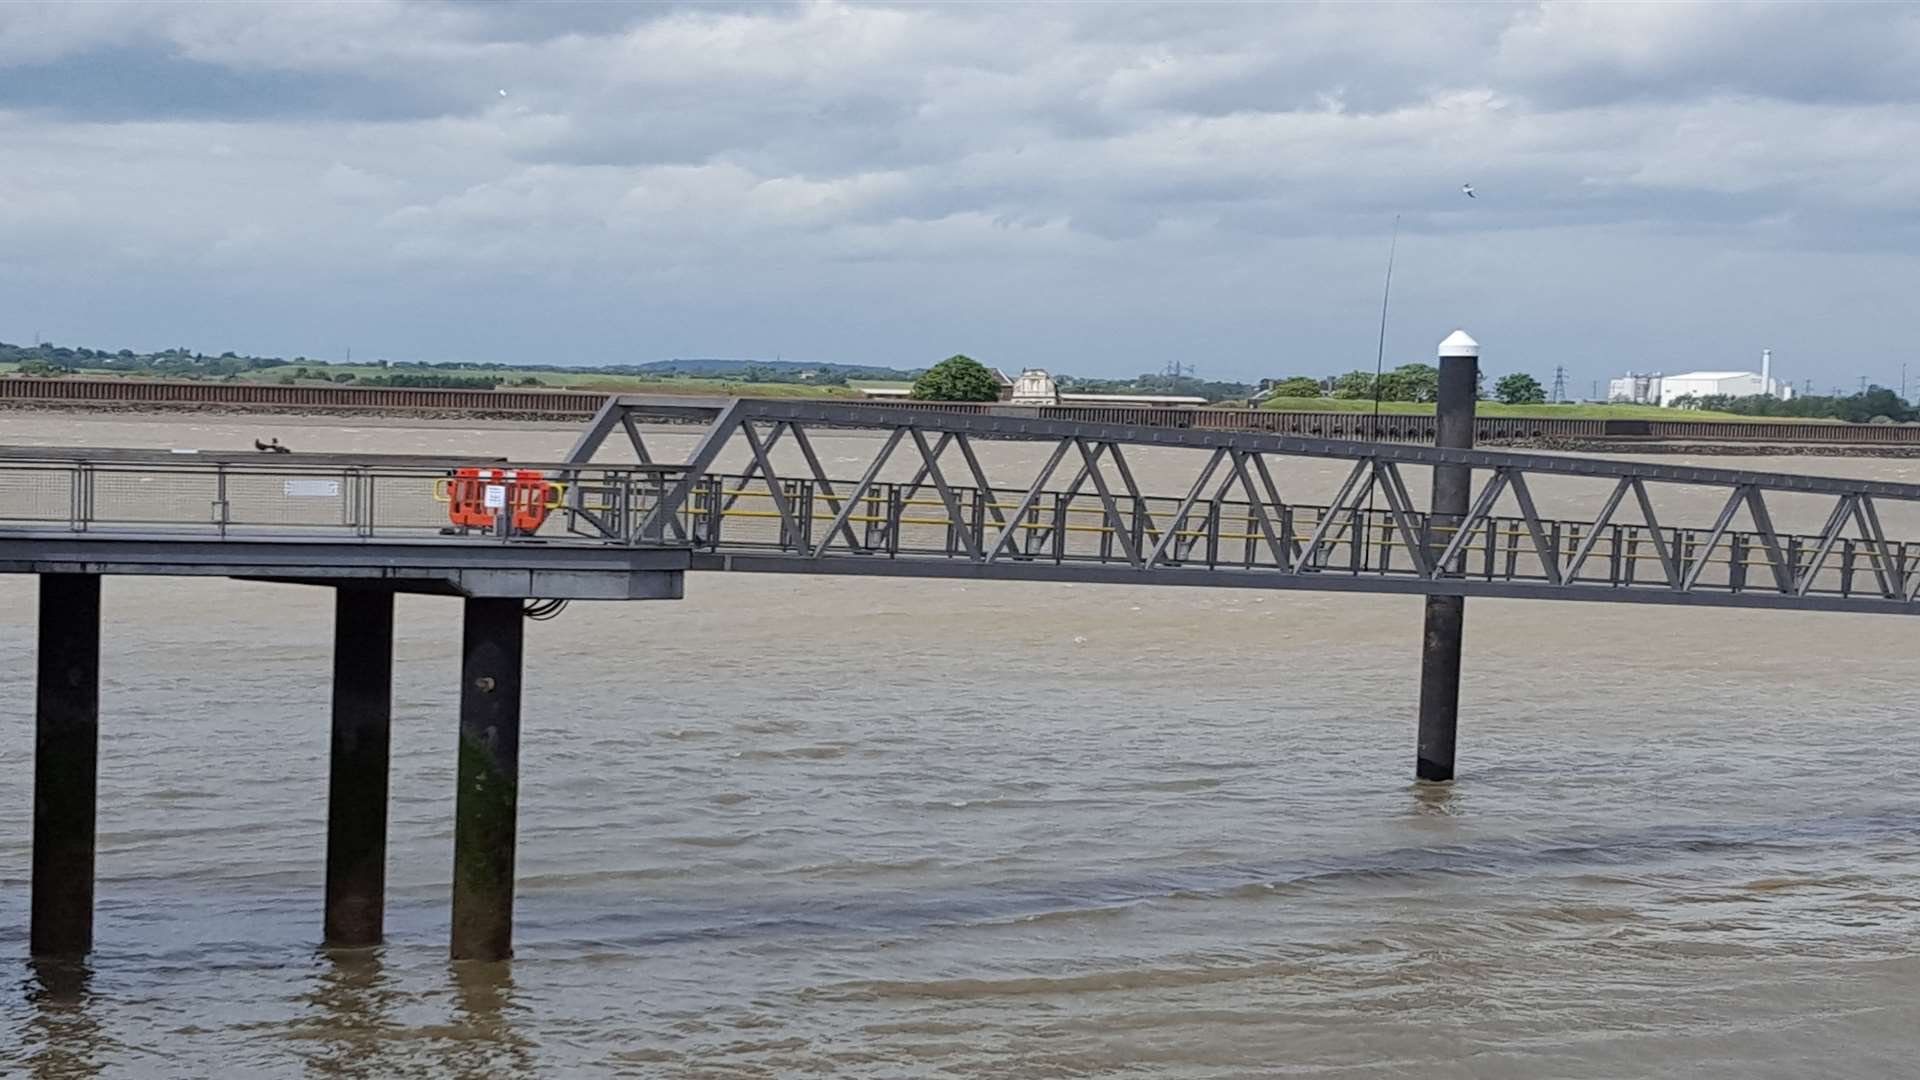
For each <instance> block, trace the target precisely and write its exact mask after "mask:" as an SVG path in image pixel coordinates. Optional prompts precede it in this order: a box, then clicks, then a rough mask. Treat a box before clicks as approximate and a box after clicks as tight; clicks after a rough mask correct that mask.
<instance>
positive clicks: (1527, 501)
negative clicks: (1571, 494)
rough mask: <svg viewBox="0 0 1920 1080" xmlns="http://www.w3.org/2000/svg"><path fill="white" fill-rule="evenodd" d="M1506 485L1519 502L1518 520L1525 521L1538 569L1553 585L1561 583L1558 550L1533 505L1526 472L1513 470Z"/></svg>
mask: <svg viewBox="0 0 1920 1080" xmlns="http://www.w3.org/2000/svg"><path fill="white" fill-rule="evenodd" d="M1507 486H1508V487H1511V488H1512V489H1513V499H1514V501H1515V502H1517V503H1519V504H1520V520H1522V521H1524V522H1526V525H1527V535H1529V536H1531V537H1532V538H1533V550H1534V552H1535V554H1537V555H1539V556H1540V570H1541V572H1542V573H1544V574H1546V576H1547V581H1548V582H1550V583H1551V584H1554V585H1559V584H1562V582H1563V580H1564V579H1563V578H1562V577H1561V576H1560V552H1559V551H1558V550H1557V549H1555V548H1554V546H1553V541H1552V540H1550V539H1548V537H1547V530H1546V527H1545V526H1544V525H1542V524H1541V523H1540V511H1539V510H1537V509H1535V507H1534V505H1533V492H1532V491H1530V490H1528V489H1527V477H1526V474H1524V473H1521V472H1518V471H1516V472H1514V473H1513V475H1511V476H1509V477H1507Z"/></svg>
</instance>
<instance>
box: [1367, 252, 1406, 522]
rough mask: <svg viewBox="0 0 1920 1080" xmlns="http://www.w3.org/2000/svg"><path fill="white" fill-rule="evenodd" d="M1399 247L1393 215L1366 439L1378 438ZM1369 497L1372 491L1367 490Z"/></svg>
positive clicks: (1381, 300) (1381, 294) (1374, 356)
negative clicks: (1394, 257)
mask: <svg viewBox="0 0 1920 1080" xmlns="http://www.w3.org/2000/svg"><path fill="white" fill-rule="evenodd" d="M1399 248H1400V215H1399V214H1395V215H1393V236H1392V238H1391V239H1390V240H1388V241H1387V283H1386V285H1385V286H1384V287H1382V288H1381V290H1380V344H1379V345H1378V347H1376V348H1375V349H1374V353H1373V419H1372V420H1370V421H1369V422H1368V424H1367V440H1368V441H1369V442H1375V441H1378V440H1379V438H1380V376H1381V375H1383V374H1385V372H1386V367H1387V301H1389V300H1391V299H1393V256H1394V253H1395V252H1396V251H1398V250H1399ZM1367 494H1368V496H1369V499H1371V496H1372V494H1373V493H1372V491H1371V490H1369V491H1368V493H1367Z"/></svg>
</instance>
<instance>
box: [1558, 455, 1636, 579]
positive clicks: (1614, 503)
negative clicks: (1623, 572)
mask: <svg viewBox="0 0 1920 1080" xmlns="http://www.w3.org/2000/svg"><path fill="white" fill-rule="evenodd" d="M1631 486H1632V481H1631V480H1629V479H1627V478H1624V477H1623V478H1622V479H1621V480H1620V482H1619V483H1617V484H1615V485H1613V493H1612V494H1610V495H1608V496H1607V501H1606V505H1604V506H1602V507H1601V508H1600V513H1598V514H1596V515H1594V519H1593V524H1592V525H1590V526H1588V528H1587V535H1586V537H1585V538H1583V539H1582V540H1581V541H1580V547H1579V550H1577V551H1575V552H1574V553H1573V561H1572V562H1570V563H1568V564H1567V580H1568V581H1579V580H1580V568H1581V567H1582V566H1584V565H1586V562H1587V556H1588V555H1591V554H1593V548H1594V545H1595V544H1598V543H1599V542H1600V533H1601V532H1602V531H1604V530H1605V529H1606V527H1607V523H1608V522H1610V521H1612V520H1613V512H1614V511H1615V510H1618V509H1619V508H1620V500H1621V499H1624V498H1626V495H1627V488H1629V487H1631Z"/></svg>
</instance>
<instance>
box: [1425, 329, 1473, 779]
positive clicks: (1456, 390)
mask: <svg viewBox="0 0 1920 1080" xmlns="http://www.w3.org/2000/svg"><path fill="white" fill-rule="evenodd" d="M1479 389H1480V343H1479V342H1477V341H1475V340H1473V338H1471V337H1469V336H1467V334H1466V332H1465V331H1463V330H1455V331H1454V332H1453V333H1452V334H1449V335H1448V336H1447V339H1446V340H1445V341H1442V342H1441V343H1440V392H1439V395H1438V400H1437V404H1436V405H1435V409H1434V412H1435V423H1434V439H1433V442H1434V445H1435V446H1439V447H1444V448H1456V449H1468V448H1471V447H1472V446H1473V413H1474V401H1475V399H1476V398H1478V397H1479ZM1472 497H1473V469H1472V468H1470V467H1469V466H1465V465H1436V466H1434V469H1433V502H1432V510H1433V518H1432V522H1433V524H1434V525H1435V526H1438V527H1439V528H1436V529H1435V530H1434V532H1433V535H1432V538H1431V543H1432V547H1431V548H1429V551H1430V552H1431V555H1430V557H1432V558H1438V557H1439V555H1440V554H1441V553H1442V550H1443V549H1444V548H1445V547H1446V546H1447V543H1448V541H1450V540H1451V539H1452V533H1451V531H1450V530H1448V529H1446V528H1445V526H1449V525H1452V526H1458V525H1459V524H1461V523H1462V522H1463V521H1464V520H1465V519H1466V516H1467V510H1468V503H1469V502H1470V501H1471V500H1472ZM1466 615H1467V601H1466V598H1465V597H1463V596H1429V597H1427V611H1426V634H1425V638H1424V642H1423V644H1422V648H1421V654H1420V735H1419V749H1418V753H1417V755H1416V760H1415V762H1414V776H1415V777H1416V778H1417V779H1420V780H1434V781H1443V780H1452V779H1453V745H1454V734H1455V730H1456V728H1457V727H1458V724H1459V719H1460V638H1461V633H1462V631H1463V629H1464V627H1465V623H1466Z"/></svg>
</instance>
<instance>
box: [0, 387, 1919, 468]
mask: <svg viewBox="0 0 1920 1080" xmlns="http://www.w3.org/2000/svg"><path fill="white" fill-rule="evenodd" d="M15 411H17V412H32V413H59V414H67V415H72V416H75V417H86V418H105V417H113V416H126V417H142V418H163V419H164V418H174V419H180V420H191V419H194V418H200V417H226V416H256V417H280V418H284V419H288V420H300V421H328V420H330V421H335V422H349V423H354V424H362V425H368V426H391V427H475V426H511V427H514V428H524V429H549V430H550V429H560V430H574V429H578V428H580V427H581V426H582V425H583V424H584V422H585V418H584V417H582V416H581V415H580V414H579V413H561V412H554V413H537V412H528V411H526V410H518V409H516V410H510V411H509V410H500V411H486V410H465V409H416V408H405V407H391V408H382V407H365V406H360V407H354V406H347V407H343V406H337V405H336V406H315V405H268V404H237V403H232V402H161V401H101V402H85V403H82V402H74V401H59V400H33V399H14V400H4V399H0V415H4V414H5V413H6V412H15ZM644 426H645V427H647V428H650V429H652V428H659V429H663V430H671V429H673V428H676V427H685V426H689V425H683V424H671V423H660V422H651V423H648V424H646V425H644ZM843 434H849V435H852V434H860V433H859V432H854V431H848V432H844V433H843ZM3 441H4V439H0V442H3ZM1479 445H1481V446H1484V447H1486V448H1488V449H1498V450H1543V451H1550V452H1554V453H1597V454H1685V455H1692V456H1703V457H1706V456H1714V457H1859V458H1920V446H1901V445H1886V444H1873V443H1813V442H1808V443H1790V442H1777V443H1763V442H1714V441H1711V440H1708V441H1702V440H1700V439H1699V438H1698V437H1694V438H1688V439H1674V440H1669V441H1654V440H1649V439H1634V438H1628V439H1604V438H1601V439H1594V438H1570V437H1540V438H1511V439H1488V440H1485V441H1483V442H1481V443H1480V444H1479Z"/></svg>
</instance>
